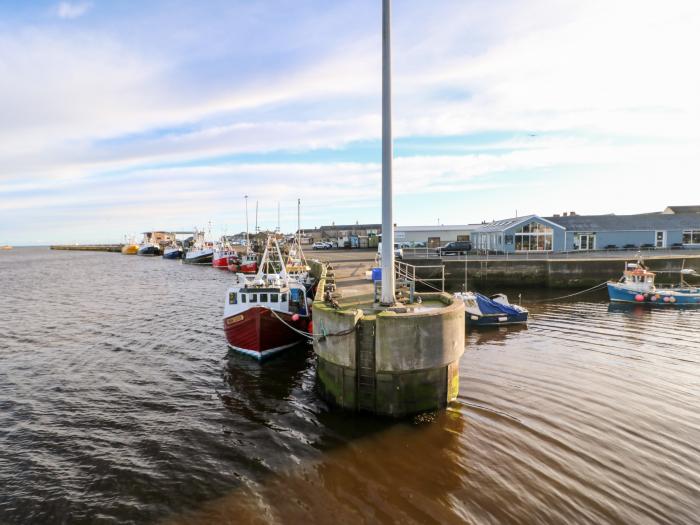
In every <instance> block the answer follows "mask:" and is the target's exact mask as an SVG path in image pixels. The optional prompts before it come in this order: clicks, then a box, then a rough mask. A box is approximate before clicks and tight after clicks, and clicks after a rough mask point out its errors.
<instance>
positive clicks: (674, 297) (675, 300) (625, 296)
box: [608, 283, 700, 306]
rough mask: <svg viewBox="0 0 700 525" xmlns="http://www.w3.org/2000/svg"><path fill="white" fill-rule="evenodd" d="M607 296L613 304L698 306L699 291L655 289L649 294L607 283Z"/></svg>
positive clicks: (699, 304) (699, 299)
mask: <svg viewBox="0 0 700 525" xmlns="http://www.w3.org/2000/svg"><path fill="white" fill-rule="evenodd" d="M608 296H609V297H610V301H612V302H615V303H633V304H649V305H654V306H678V305H697V306H700V290H698V291H690V290H682V289H679V290H671V289H656V290H654V291H651V292H640V291H638V290H629V289H626V288H625V287H624V286H623V285H621V284H619V283H608ZM640 297H641V299H640Z"/></svg>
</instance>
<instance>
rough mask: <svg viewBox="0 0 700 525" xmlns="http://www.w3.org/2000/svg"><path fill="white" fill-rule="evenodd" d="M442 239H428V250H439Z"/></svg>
mask: <svg viewBox="0 0 700 525" xmlns="http://www.w3.org/2000/svg"><path fill="white" fill-rule="evenodd" d="M439 247H440V237H428V248H439Z"/></svg>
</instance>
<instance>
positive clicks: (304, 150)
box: [0, 0, 700, 246]
mask: <svg viewBox="0 0 700 525" xmlns="http://www.w3.org/2000/svg"><path fill="white" fill-rule="evenodd" d="M697 27H700V3H698V2H694V1H690V0H679V1H675V2H673V3H671V4H664V5H661V4H659V3H657V2H649V1H641V2H640V1H632V0H615V1H613V2H603V1H602V0H594V1H591V2H585V3H582V2H574V1H573V0H571V1H564V2H560V3H557V4H554V5H553V4H552V3H551V2H545V1H544V0H527V1H515V0H507V1H504V2H499V3H493V2H488V1H486V0H437V1H436V2H431V3H430V4H429V5H428V4H426V3H425V2H421V1H419V0H402V1H401V2H395V3H394V6H393V28H392V37H393V42H392V44H393V45H392V50H393V90H394V92H393V95H394V96H393V103H394V107H393V118H394V120H393V127H394V138H395V140H394V156H395V162H394V189H395V195H394V220H395V222H396V223H398V224H405V225H421V224H423V225H430V224H438V223H442V224H467V223H472V222H473V223H479V222H482V221H484V220H485V221H487V222H490V221H492V220H498V219H502V218H507V217H513V216H514V215H515V213H516V210H517V212H518V215H526V214H529V213H534V214H537V215H540V216H550V215H552V214H554V213H561V212H563V211H565V210H566V211H571V210H574V211H576V212H577V213H579V214H585V215H598V214H606V213H615V214H618V215H623V214H633V213H649V212H651V211H660V210H662V209H663V208H664V207H666V206H668V205H693V204H695V202H692V200H693V199H695V197H694V195H700V177H699V176H698V173H700V149H699V148H698V147H697V145H698V144H699V143H700V105H699V104H698V103H697V93H699V92H700V71H698V68H696V67H694V64H695V62H696V61H697V60H696V57H695V50H696V49H699V48H700V32H698V31H697ZM380 63H381V2H378V1H376V0H354V1H352V2H351V1H349V0H338V1H337V2H330V3H329V2H321V1H320V0H302V1H300V2H293V3H290V2H286V1H282V0H270V1H268V2H264V3H251V2H247V1H244V0H230V1H223V0H209V1H205V2H197V3H188V2H182V3H178V4H177V7H175V8H174V7H173V6H172V4H169V3H166V2H163V1H162V0H156V1H154V2H150V3H147V4H143V3H137V2H134V1H133V0H126V1H124V2H119V3H108V2H101V1H99V0H95V1H51V0H39V1H37V2H31V3H26V2H6V3H3V4H2V5H0V64H1V65H2V66H1V72H2V75H3V78H6V79H11V81H10V82H3V83H0V113H1V114H2V115H3V126H2V128H0V245H2V244H10V245H24V246H37V245H39V246H43V245H51V244H73V243H76V242H77V243H80V244H88V243H113V242H120V241H119V239H123V237H124V235H127V236H129V235H134V234H137V233H138V232H143V231H147V230H150V229H152V228H154V227H162V226H167V227H168V228H172V229H178V230H183V229H191V228H193V227H195V226H198V227H199V228H205V227H206V224H207V222H208V221H211V222H212V224H213V234H214V236H217V237H218V236H220V235H221V234H222V233H223V232H224V231H229V232H230V231H242V230H244V229H245V211H244V202H245V201H244V196H245V195H248V196H249V198H248V211H249V224H250V229H251V230H252V229H253V225H254V221H255V204H256V201H258V202H259V213H258V222H259V224H260V225H261V227H263V228H274V227H275V226H276V225H277V207H278V203H280V204H279V206H280V226H281V228H282V229H283V230H285V231H291V230H293V229H296V223H297V207H296V203H297V199H298V198H301V200H302V211H301V223H302V227H312V226H320V225H322V224H330V223H331V222H332V221H335V222H336V223H348V224H352V223H355V222H356V221H359V222H361V223H362V222H371V223H374V222H380V216H381V213H380V202H381V196H380V189H381V187H380V172H381V141H380V133H381V114H380V110H381V67H380ZM664 194H669V195H670V197H669V196H665V195H664ZM671 194H673V195H671ZM676 194H677V195H678V196H679V197H676V196H674V195H676ZM666 201H671V202H666ZM659 202H662V205H661V207H660V206H659ZM659 207H660V209H659Z"/></svg>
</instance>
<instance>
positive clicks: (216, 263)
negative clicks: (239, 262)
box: [212, 240, 237, 270]
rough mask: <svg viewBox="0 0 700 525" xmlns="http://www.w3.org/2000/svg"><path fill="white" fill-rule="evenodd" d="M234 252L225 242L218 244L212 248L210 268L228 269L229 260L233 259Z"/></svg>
mask: <svg viewBox="0 0 700 525" xmlns="http://www.w3.org/2000/svg"><path fill="white" fill-rule="evenodd" d="M236 255H237V254H236V251H235V250H234V249H233V248H232V247H231V246H230V245H229V244H228V242H226V241H223V240H222V241H221V242H219V243H218V244H217V245H216V247H215V248H214V254H213V256H212V266H213V267H214V268H221V269H224V270H226V269H228V267H229V263H230V260H231V258H233V257H235V256H236Z"/></svg>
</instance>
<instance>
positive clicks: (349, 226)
mask: <svg viewBox="0 0 700 525" xmlns="http://www.w3.org/2000/svg"><path fill="white" fill-rule="evenodd" d="M381 228H382V225H381V224H330V225H328V226H321V229H322V230H367V229H374V230H376V229H380V230H381Z"/></svg>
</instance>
